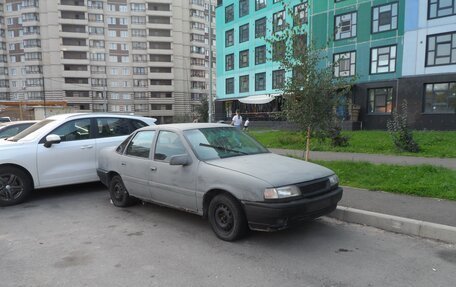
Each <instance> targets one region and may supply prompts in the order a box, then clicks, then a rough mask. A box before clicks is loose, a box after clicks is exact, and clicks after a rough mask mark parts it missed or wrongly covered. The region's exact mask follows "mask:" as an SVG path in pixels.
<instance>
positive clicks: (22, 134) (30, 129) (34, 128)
mask: <svg viewBox="0 0 456 287" xmlns="http://www.w3.org/2000/svg"><path fill="white" fill-rule="evenodd" d="M53 121H54V120H51V119H45V120H42V121H39V122H37V123H36V124H34V125H32V126H30V127H28V128H26V129H25V130H23V131H22V132H20V133H18V134H17V135H15V136H14V137H10V138H7V139H6V140H8V141H13V142H17V141H18V140H20V139H23V138H25V137H26V136H28V135H29V134H31V133H33V132H35V131H37V130H39V129H40V128H42V127H44V126H45V125H47V124H49V123H51V122H53Z"/></svg>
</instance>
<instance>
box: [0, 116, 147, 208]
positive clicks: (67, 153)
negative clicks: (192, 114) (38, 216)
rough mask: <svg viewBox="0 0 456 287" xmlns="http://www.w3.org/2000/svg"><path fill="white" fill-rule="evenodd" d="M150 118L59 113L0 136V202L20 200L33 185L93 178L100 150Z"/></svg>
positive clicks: (51, 184) (34, 187)
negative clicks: (4, 136) (7, 135)
mask: <svg viewBox="0 0 456 287" xmlns="http://www.w3.org/2000/svg"><path fill="white" fill-rule="evenodd" d="M155 121H156V119H154V118H147V117H140V116H130V115H118V114H107V113H102V114H96V113H79V114H63V115H56V116H52V117H49V118H46V119H44V120H42V121H40V122H38V123H36V124H34V125H33V126H31V127H29V128H27V129H26V130H24V131H22V132H20V133H19V134H17V135H15V136H13V137H10V138H7V139H4V140H0V206H6V205H13V204H17V203H20V202H23V201H24V200H25V199H26V198H27V196H29V195H30V193H31V191H32V190H33V189H39V188H45V187H53V186H60V185H67V184H77V183H84V182H92V181H97V180H98V177H97V172H96V169H97V159H98V154H99V151H100V150H101V149H102V148H104V147H108V146H115V145H118V144H119V143H121V142H122V141H123V140H124V139H125V138H126V137H127V136H128V135H129V134H131V133H132V132H133V131H135V130H136V129H138V128H142V127H145V126H149V125H155Z"/></svg>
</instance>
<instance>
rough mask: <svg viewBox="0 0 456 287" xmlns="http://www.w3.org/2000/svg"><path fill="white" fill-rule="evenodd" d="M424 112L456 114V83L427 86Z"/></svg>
mask: <svg viewBox="0 0 456 287" xmlns="http://www.w3.org/2000/svg"><path fill="white" fill-rule="evenodd" d="M425 89H426V93H425V95H424V112H426V113H453V114H454V113H456V82H450V83H435V84H426V86H425Z"/></svg>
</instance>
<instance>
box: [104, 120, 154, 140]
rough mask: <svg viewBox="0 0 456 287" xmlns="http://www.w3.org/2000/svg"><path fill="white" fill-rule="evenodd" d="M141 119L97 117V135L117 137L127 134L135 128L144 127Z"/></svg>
mask: <svg viewBox="0 0 456 287" xmlns="http://www.w3.org/2000/svg"><path fill="white" fill-rule="evenodd" d="M145 126H147V124H145V123H144V122H142V121H139V120H134V119H127V118H98V119H97V130H96V133H97V135H96V136H97V137H98V138H105V137H117V136H125V135H129V134H131V133H132V132H134V131H135V130H137V129H139V128H142V127H145Z"/></svg>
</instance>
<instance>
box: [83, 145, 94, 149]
mask: <svg viewBox="0 0 456 287" xmlns="http://www.w3.org/2000/svg"><path fill="white" fill-rule="evenodd" d="M89 148H93V145H83V146H81V149H89Z"/></svg>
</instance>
